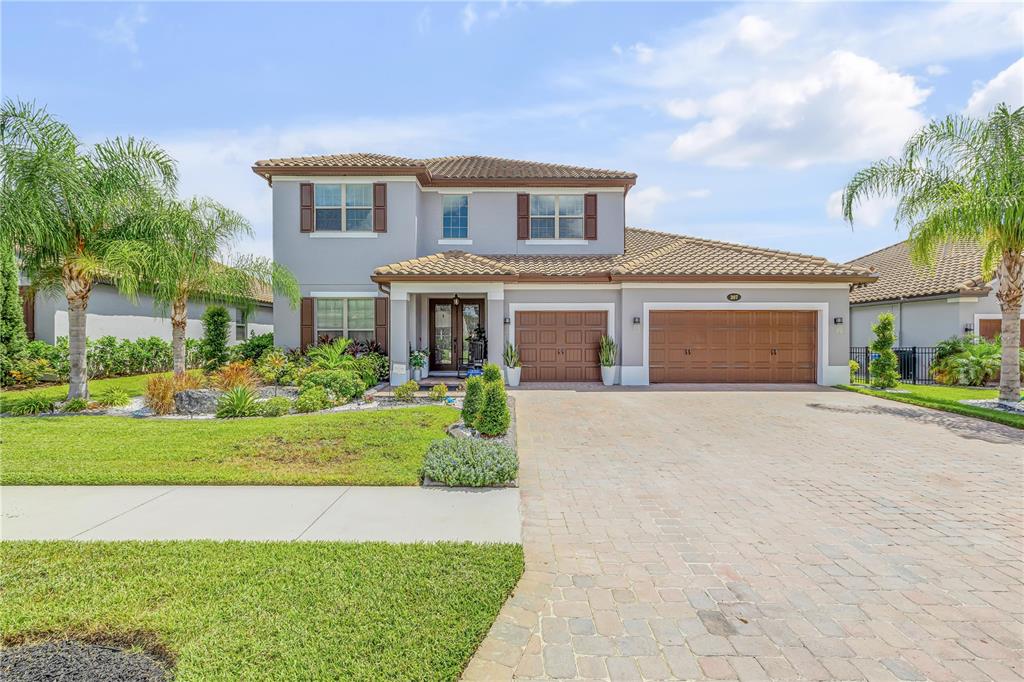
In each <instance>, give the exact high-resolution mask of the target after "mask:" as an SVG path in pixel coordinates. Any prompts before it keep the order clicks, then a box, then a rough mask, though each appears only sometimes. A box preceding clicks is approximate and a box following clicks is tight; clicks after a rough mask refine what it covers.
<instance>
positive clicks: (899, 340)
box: [896, 296, 904, 348]
mask: <svg viewBox="0 0 1024 682" xmlns="http://www.w3.org/2000/svg"><path fill="white" fill-rule="evenodd" d="M903 300H904V297H903V296H900V300H899V301H898V302H897V304H896V306H897V307H896V311H897V312H896V345H897V346H899V347H900V348H902V347H903Z"/></svg>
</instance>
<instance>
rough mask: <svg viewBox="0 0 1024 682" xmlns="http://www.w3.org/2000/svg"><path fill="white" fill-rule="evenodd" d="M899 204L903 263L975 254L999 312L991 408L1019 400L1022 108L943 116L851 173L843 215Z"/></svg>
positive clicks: (1023, 259)
mask: <svg viewBox="0 0 1024 682" xmlns="http://www.w3.org/2000/svg"><path fill="white" fill-rule="evenodd" d="M882 195H895V196H897V197H899V202H898V205H897V208H896V224H897V226H900V225H906V226H908V227H909V228H910V234H909V243H910V251H911V256H912V258H913V260H914V261H915V263H917V264H918V265H920V266H928V265H931V264H932V263H933V262H934V259H935V253H936V248H937V247H938V246H939V245H940V244H942V243H944V242H951V241H960V240H971V241H974V242H977V243H978V244H979V245H980V246H981V247H982V252H983V254H984V256H983V259H982V263H981V267H982V271H983V272H984V274H985V276H986V277H987V278H991V277H992V276H996V277H998V279H999V290H998V291H997V292H996V299H997V300H998V301H999V306H1000V310H1001V311H1002V325H1001V329H1002V333H1001V337H1002V346H1003V348H1002V361H1001V370H1000V379H999V402H1001V403H1004V404H1015V403H1017V402H1018V401H1019V400H1020V357H1019V354H1018V349H1019V348H1020V311H1021V301H1022V298H1024V107H1021V108H1018V109H1016V110H1014V111H1011V110H1010V109H1009V107H1007V106H1006V104H1000V105H998V106H997V107H996V108H995V109H994V110H993V111H992V112H991V113H990V114H989V115H988V116H987V117H986V118H985V119H981V120H979V119H973V118H969V117H966V116H961V115H951V116H948V117H946V118H945V119H943V120H941V121H932V122H931V123H929V124H928V125H926V126H925V127H924V128H922V129H921V130H920V131H918V132H917V133H916V134H915V135H914V136H913V137H911V138H910V139H909V140H908V141H907V143H906V145H905V146H904V147H903V155H902V156H901V157H900V158H898V159H895V158H889V159H883V160H882V161H878V162H876V163H874V164H872V165H871V166H869V167H867V168H865V169H863V170H861V171H859V172H858V173H857V174H856V175H854V176H853V179H852V180H851V181H850V183H849V184H848V185H847V186H846V188H845V190H844V191H843V214H844V216H845V218H846V220H848V221H849V222H850V224H851V225H852V224H853V209H854V205H855V204H857V203H859V202H861V201H863V200H864V199H866V198H868V197H872V196H882Z"/></svg>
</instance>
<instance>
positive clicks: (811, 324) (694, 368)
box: [648, 310, 818, 384]
mask: <svg viewBox="0 0 1024 682" xmlns="http://www.w3.org/2000/svg"><path fill="white" fill-rule="evenodd" d="M649 324H650V348H649V354H648V357H649V360H650V381H651V383H652V384H653V383H667V382H673V383H674V382H679V383H709V382H710V383H718V382H721V383H813V382H815V381H816V380H817V364H818V349H817V338H818V334H817V327H818V320H817V313H816V312H815V311H805V310H654V311H651V313H650V320H649Z"/></svg>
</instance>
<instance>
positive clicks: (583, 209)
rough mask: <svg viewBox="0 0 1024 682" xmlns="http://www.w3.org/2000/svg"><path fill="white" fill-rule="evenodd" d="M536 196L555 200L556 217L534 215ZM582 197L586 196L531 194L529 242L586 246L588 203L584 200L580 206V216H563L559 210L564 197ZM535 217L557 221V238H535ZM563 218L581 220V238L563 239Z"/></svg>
mask: <svg viewBox="0 0 1024 682" xmlns="http://www.w3.org/2000/svg"><path fill="white" fill-rule="evenodd" d="M535 196H536V197H554V199H555V213H554V215H534V213H533V198H534V197H535ZM582 196H584V195H582V194H541V193H540V192H537V193H536V194H530V215H529V220H530V238H529V239H528V240H527V241H532V242H537V243H543V242H547V243H551V242H563V243H565V244H566V245H569V244H572V243H576V244H580V243H583V244H586V243H587V240H586V239H584V238H583V235H584V234H586V225H585V221H586V213H587V208H586V201H585V200H584V202H583V203H582V204H581V205H580V214H579V215H575V214H573V215H561V214H560V213H559V208H560V207H561V201H562V198H563V197H574V198H575V197H582ZM535 217H536V218H554V219H555V236H554V237H534V236H533V219H534V218H535ZM562 218H571V219H573V220H575V219H577V218H579V220H580V225H581V227H583V231H582V232H581V234H580V236H579V237H562V236H561V232H562Z"/></svg>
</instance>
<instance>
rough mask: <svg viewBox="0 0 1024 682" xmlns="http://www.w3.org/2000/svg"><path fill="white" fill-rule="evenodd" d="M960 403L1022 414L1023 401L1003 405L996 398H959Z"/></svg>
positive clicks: (1023, 410) (1023, 408)
mask: <svg viewBox="0 0 1024 682" xmlns="http://www.w3.org/2000/svg"><path fill="white" fill-rule="evenodd" d="M960 404H962V405H974V406H975V407H984V408H986V409H989V410H996V411H998V412H1006V413H1007V414H1024V401H1021V402H1018V403H1017V404H1016V405H1005V404H1003V403H1001V402H999V401H998V400H961V401H960Z"/></svg>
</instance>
